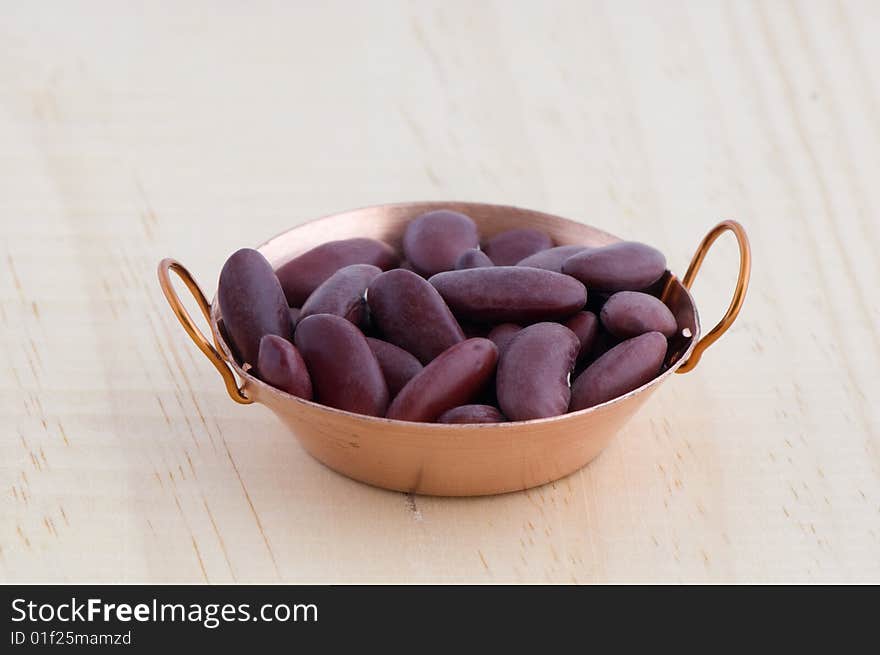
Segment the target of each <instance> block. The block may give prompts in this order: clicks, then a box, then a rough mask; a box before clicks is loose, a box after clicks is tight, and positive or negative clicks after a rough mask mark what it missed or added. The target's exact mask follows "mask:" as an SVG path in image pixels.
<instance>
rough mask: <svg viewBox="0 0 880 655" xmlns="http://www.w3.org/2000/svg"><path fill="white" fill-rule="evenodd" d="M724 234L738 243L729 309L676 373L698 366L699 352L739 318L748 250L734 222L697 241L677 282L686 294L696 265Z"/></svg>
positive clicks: (749, 261)
mask: <svg viewBox="0 0 880 655" xmlns="http://www.w3.org/2000/svg"><path fill="white" fill-rule="evenodd" d="M728 231H729V232H733V235H734V236H735V237H736V241H737V243H738V244H739V275H738V276H737V279H736V289H735V290H734V292H733V298H732V299H731V301H730V306H729V307H728V308H727V312H726V313H725V314H724V316H723V317H721V320H720V321H718V325H716V326H715V327H713V328H712V329H711V330H710V331H709V332H708V333H707V334H706V336H704V337H703V338H702V339H700V340H699V341H698V342H697V345H696V346H694V350H693V352H692V353H691V356H690V357H689V358H688V360H687V361H686V362H684V363H683V364H682V365H681V366H679V367H678V369H677V370H676V373H687V372H688V371H691V370H693V368H694V367H695V366H696V365H697V364H698V363H699V361H700V357H702V356H703V352H705V350H706V348H708V347H709V346H711V345H712V344H713V343H715V342H716V341H718V339H719V338H721V335H722V334H724V333H725V332H727V330H728V328H729V327H730V326H731V325H733V322H734V321H735V320H736V317H737V316H738V315H739V310H740V308H742V304H743V301H744V300H745V298H746V290H747V289H748V288H749V276H750V275H751V272H752V251H751V248H750V247H749V237H748V236H746V231H745V230H744V229H743V226H742V225H740V224H739V223H737V222H736V221H721V222H720V223H719V224H718V225H716V226H715V227H713V228H712V229H711V230H710V231H709V234H707V235H706V236H705V237H704V238H703V240H702V241H701V242H700V245H699V246H697V252H695V253H694V258H693V259H692V260H691V264H690V266H688V269H687V272H686V273H685V274H684V277H683V278H682V280H681V284H682V286H683V287H684V288H685V289H687V290H689V291H690V288H691V285H692V284H693V283H694V278H695V277H697V272H699V270H700V266H702V265H703V260H704V259H705V258H706V254H707V253H708V252H709V249H710V248H711V247H712V244H713V243H715V240H716V239H717V238H718V237H720V236H721V235H722V234H724V233H725V232H728Z"/></svg>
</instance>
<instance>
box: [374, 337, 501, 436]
mask: <svg viewBox="0 0 880 655" xmlns="http://www.w3.org/2000/svg"><path fill="white" fill-rule="evenodd" d="M497 359H498V349H497V348H496V347H495V344H494V343H492V342H491V341H489V340H488V339H481V338H476V339H468V340H467V341H462V342H461V343H459V344H456V345H454V346H452V347H451V348H449V349H448V350H446V351H445V352H443V353H442V354H441V355H439V356H438V357H437V358H435V359H434V360H433V361H432V362H431V363H430V364H428V365H427V366H425V368H424V369H422V370H421V372H419V373H417V374H416V375H415V376H414V377H413V378H412V379H411V380H410V381H409V382H407V383H406V386H405V387H404V388H403V389H401V390H400V393H398V394H397V397H396V398H395V399H394V400H393V401H392V403H391V406H390V407H389V408H388V413H387V414H386V416H387V417H388V418H392V419H397V420H400V421H428V422H431V421H434V420H436V419H437V418H438V417H439V416H440V415H441V414H443V413H444V412H446V411H447V410H449V409H452V408H453V407H457V406H458V405H463V404H465V403H468V402H469V401H471V400H472V399H473V398H475V397H476V396H477V395H478V394H479V393H480V391H481V390H482V389H483V387H484V386H485V384H486V382H487V381H488V380H489V378H490V377H491V376H492V373H493V372H494V371H495V364H496V362H497Z"/></svg>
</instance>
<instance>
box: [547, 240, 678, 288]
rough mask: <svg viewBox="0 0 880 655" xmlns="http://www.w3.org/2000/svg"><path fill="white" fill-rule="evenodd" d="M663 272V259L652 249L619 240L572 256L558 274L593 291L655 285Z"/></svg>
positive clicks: (664, 262)
mask: <svg viewBox="0 0 880 655" xmlns="http://www.w3.org/2000/svg"><path fill="white" fill-rule="evenodd" d="M665 271H666V257H664V256H663V253H661V252H660V251H659V250H657V249H656V248H652V247H651V246H648V245H645V244H644V243H637V242H635V241H620V242H618V243H612V244H611V245H608V246H604V247H602V248H595V249H590V250H585V251H583V252H580V253H578V254H576V255H572V256H571V257H569V258H568V259H566V260H565V263H564V264H563V265H562V272H563V273H566V274H567V275H571V276H572V277H575V278H577V279H578V280H580V281H581V282H583V283H584V284H585V285H586V286H587V288H588V289H590V290H591V291H592V290H593V289H595V290H597V291H609V292H611V291H638V290H640V289H644V288H645V287H648V286H650V285H651V284H652V283H653V282H656V281H657V280H658V279H659V278H660V276H662V275H663V273H664V272H665Z"/></svg>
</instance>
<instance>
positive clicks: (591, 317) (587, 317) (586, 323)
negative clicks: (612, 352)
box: [563, 312, 599, 362]
mask: <svg viewBox="0 0 880 655" xmlns="http://www.w3.org/2000/svg"><path fill="white" fill-rule="evenodd" d="M563 325H564V326H565V327H567V328H568V329H569V330H571V331H572V332H574V333H575V336H577V338H578V341H580V344H581V345H580V348H579V349H578V355H577V360H578V361H579V362H580V361H583V360H584V359H585V358H586V357H587V355H589V354H590V351H592V349H593V345H594V344H595V343H596V337H597V336H598V334H599V319H598V318H596V315H595V314H594V313H593V312H578V313H577V314H575V315H574V316H572V317H571V318H570V319H568V320H567V321H565V322H564V323H563Z"/></svg>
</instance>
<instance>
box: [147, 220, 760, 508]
mask: <svg viewBox="0 0 880 655" xmlns="http://www.w3.org/2000/svg"><path fill="white" fill-rule="evenodd" d="M441 208H443V209H453V210H456V211H460V212H463V213H465V214H467V215H468V216H470V217H471V218H473V219H474V221H476V223H477V225H478V226H479V228H480V234H481V235H482V236H483V237H489V236H492V235H493V234H496V233H497V232H501V231H503V230H508V229H511V228H516V227H525V226H529V227H535V228H538V229H540V230H543V231H545V232H546V233H548V234H549V235H550V236H551V237H553V240H554V241H555V242H556V244H557V245H566V244H585V245H591V246H598V245H604V244H609V243H613V242H615V241H619V240H620V239H618V238H617V237H615V236H612V235H610V234H608V233H606V232H602V231H601V230H597V229H596V228H593V227H590V226H588V225H583V224H581V223H576V222H574V221H570V220H566V219H564V218H559V217H558V216H551V215H549V214H544V213H541V212H537V211H531V210H527V209H519V208H517V207H505V206H502V205H486V204H477V203H461V202H420V203H403V204H395V205H379V206H376V207H366V208H364V209H356V210H354V211H348V212H344V213H342V214H335V215H333V216H327V217H325V218H320V219H317V220H314V221H311V222H309V223H305V224H303V225H299V226H297V227H295V228H293V229H291V230H288V231H287V232H284V233H283V234H280V235H278V236H276V237H275V238H273V239H270V240H269V241H267V242H266V243H264V244H263V245H261V246H259V248H258V249H259V251H260V252H261V253H263V255H265V257H266V259H268V260H269V262H270V263H271V264H272V266H273V267H275V268H276V269H277V268H278V267H280V266H281V265H282V264H284V263H286V262H287V261H289V260H290V259H292V258H293V257H295V256H297V255H299V254H301V253H303V252H305V251H306V250H308V249H310V248H312V247H314V246H317V245H318V244H320V243H324V242H325V241H330V240H333V239H346V238H350V237H356V236H360V237H372V238H375V239H381V240H383V241H386V242H387V243H390V244H392V245H393V246H395V247H397V248H398V249H400V241H401V237H402V235H403V231H404V229H405V227H406V224H407V223H408V222H409V221H410V220H411V219H413V218H414V217H416V216H418V215H419V214H421V213H423V212H426V211H430V210H433V209H441ZM728 230H729V231H731V232H733V233H734V235H735V236H736V238H737V241H738V242H739V251H740V270H739V276H738V280H737V284H736V291H735V293H734V297H733V300H732V301H731V304H730V307H729V308H728V310H727V313H726V314H725V316H724V318H723V319H722V320H721V322H720V323H719V324H718V325H717V326H715V328H713V329H712V331H710V332H709V333H708V334H707V335H705V336H704V337H703V338H702V339H701V338H700V321H699V317H698V315H697V308H696V306H695V304H694V300H693V298H692V297H691V295H690V293H689V292H688V289H689V288H690V286H691V283H692V282H693V280H694V277H695V276H696V274H697V271H698V270H699V268H700V265H701V263H702V261H703V258H704V257H705V255H706V253H707V251H708V249H709V248H710V246H711V245H712V243H713V242H714V241H715V239H716V238H717V237H718V236H719V235H721V234H722V233H724V232H725V231H728ZM172 270H173V271H174V272H175V273H177V274H178V275H179V276H180V277H181V279H182V280H183V281H184V283H185V284H186V286H187V287H188V288H189V290H190V292H191V293H192V294H193V296H194V297H195V299H196V301H197V302H198V304H199V306H200V308H201V310H202V312H203V313H204V315H205V318H206V319H207V320H208V322H209V323H210V325H211V333H212V335H213V344H212V343H211V342H210V341H209V340H208V339H206V338H205V337H204V335H202V333H201V332H200V331H199V329H198V328H197V327H196V325H195V324H194V323H193V321H192V318H191V317H190V316H189V314H188V313H187V311H186V309H185V308H184V306H183V304H182V303H181V301H180V298H179V297H178V296H177V293H176V292H175V290H174V288H173V287H172V285H171V279H170V275H169V271H172ZM749 271H750V252H749V243H748V239H747V237H746V234H745V232H744V230H743V228H742V226H741V225H739V224H738V223H736V222H734V221H724V222H722V223H719V224H718V225H717V226H716V227H714V228H713V229H712V230H711V231H710V232H709V234H708V235H706V237H705V238H704V239H703V241H702V243H700V245H699V247H698V248H697V252H696V254H695V255H694V258H693V260H692V261H691V264H690V267H689V268H688V270H687V273H686V274H685V276H684V277H683V278H682V279H681V280H679V279H678V278H677V277H675V275H673V274H672V273H670V272H668V271H667V273H666V274H665V276H664V278H663V279H662V281H661V286H659V287H658V288H659V289H661V290H662V291H661V298H662V299H663V301H664V302H665V303H666V304H667V305H668V306H669V308H670V309H671V310H672V312H673V313H674V314H675V316H676V318H677V319H678V325H679V329H680V332H679V334H678V335H677V336H676V337H674V338H673V339H671V340H670V347H669V352H668V355H667V361H666V366H665V370H664V371H663V372H662V373H661V374H660V375H658V376H657V377H656V378H654V379H653V380H651V381H650V382H648V383H647V384H645V385H644V386H642V387H640V388H638V389H636V390H634V391H631V392H630V393H627V394H625V395H623V396H620V397H618V398H615V399H614V400H611V401H608V402H606V403H603V404H601V405H597V406H596V407H591V408H589V409H585V410H581V411H579V412H572V413H570V414H563V415H562V416H555V417H553V418H546V419H538V420H533V421H518V422H511V423H499V424H485V425H441V424H434V423H410V422H406V421H394V420H390V419H385V418H374V417H371V416H362V415H360V414H352V413H350V412H345V411H341V410H338V409H333V408H331V407H325V406H324V405H319V404H318V403H315V402H309V401H307V400H302V399H300V398H296V397H294V396H290V395H288V394H286V393H284V392H282V391H279V390H277V389H275V388H273V387H271V386H269V385H267V384H265V383H264V382H261V381H260V380H258V379H257V378H255V377H254V376H252V375H250V374H248V373H247V372H246V371H244V370H243V369H242V368H241V366H239V365H238V364H237V363H236V361H235V359H234V358H233V356H232V354H231V352H230V349H229V345H228V344H227V343H226V342H225V341H224V339H223V337H222V335H221V334H220V331H219V330H218V328H217V321H218V320H219V319H220V318H221V315H220V308H219V303H217V302H216V298H215V301H214V302H212V303H211V304H210V305H209V304H208V302H207V300H206V298H205V296H204V294H203V293H202V291H201V290H200V289H199V287H198V284H196V282H195V280H193V278H192V276H191V275H190V274H189V272H188V271H187V270H186V269H185V268H184V267H183V266H182V265H181V264H180V263H179V262H176V261H174V260H172V259H163V260H162V262H160V264H159V282H160V284H161V286H162V291H163V292H164V293H165V297H166V298H167V299H168V302H169V304H170V305H171V307H172V309H173V310H174V312H175V314H176V315H177V318H178V320H179V321H180V322H181V324H182V325H183V327H184V329H185V330H186V332H187V333H188V334H189V336H190V337H191V338H192V339H193V341H194V342H195V343H196V345H197V346H198V347H199V349H200V350H201V351H202V352H203V353H204V354H205V355H206V356H207V357H208V359H210V360H211V362H212V363H213V364H214V366H215V367H216V368H217V370H218V371H219V372H220V374H221V375H222V376H223V380H224V382H225V383H226V388H227V391H228V392H229V395H230V396H231V397H232V399H233V400H234V401H236V402H238V403H242V404H248V403H252V402H260V403H263V404H264V405H266V406H267V407H269V408H270V409H271V410H272V411H273V412H275V414H277V415H278V418H280V419H281V420H282V421H283V422H284V424H285V425H287V427H288V428H289V429H290V431H291V432H292V433H293V434H294V436H296V437H297V438H298V439H299V441H300V443H301V444H302V445H303V446H304V447H305V449H306V450H307V451H308V452H309V453H310V454H311V455H312V456H313V457H315V458H316V459H317V460H318V461H320V462H323V463H324V464H325V465H327V466H329V467H330V468H331V469H333V470H335V471H338V472H339V473H342V474H343V475H347V476H348V477H350V478H354V479H355V480H360V481H362V482H366V483H368V484H372V485H376V486H378V487H384V488H386V489H394V490H397V491H407V492H413V493H418V494H428V495H436V496H478V495H485V494H498V493H504V492H508V491H518V490H522V489H528V488H530V487H535V486H537V485H541V484H545V483H547V482H551V481H553V480H557V479H559V478H562V477H564V476H566V475H568V474H569V473H572V472H573V471H576V470H577V469H579V468H581V467H582V466H584V465H585V464H587V463H588V462H590V460H592V459H593V458H594V457H596V456H597V455H598V454H599V453H600V452H601V451H602V449H603V448H605V446H606V445H607V444H608V442H609V441H611V438H612V437H613V436H614V435H615V434H616V433H617V431H618V430H619V429H620V428H621V427H622V426H623V425H624V424H625V423H626V422H627V421H628V420H629V419H630V417H632V415H633V414H634V413H635V412H636V410H637V409H638V408H639V407H640V406H641V404H642V403H643V402H645V400H647V398H648V396H649V395H651V393H652V392H653V391H654V390H655V389H656V388H657V387H658V386H660V385H661V384H662V383H663V382H665V381H666V380H667V379H669V377H670V376H671V375H672V374H673V373H674V372H678V373H684V372H686V371H690V370H691V369H692V368H693V367H694V366H695V365H696V364H697V362H698V361H699V358H700V356H701V355H702V353H703V351H704V350H705V349H706V347H708V346H709V345H711V344H712V343H713V342H714V341H715V340H717V339H718V338H719V337H720V336H721V335H722V334H723V333H724V332H725V331H726V330H727V329H728V328H729V327H730V325H731V324H732V323H733V321H734V319H735V318H736V316H737V314H738V313H739V310H740V307H741V306H742V303H743V299H744V297H745V292H746V288H747V287H748V281H749ZM236 376H237V377H238V380H240V381H241V383H240V386H239V382H238V380H237V379H236Z"/></svg>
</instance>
